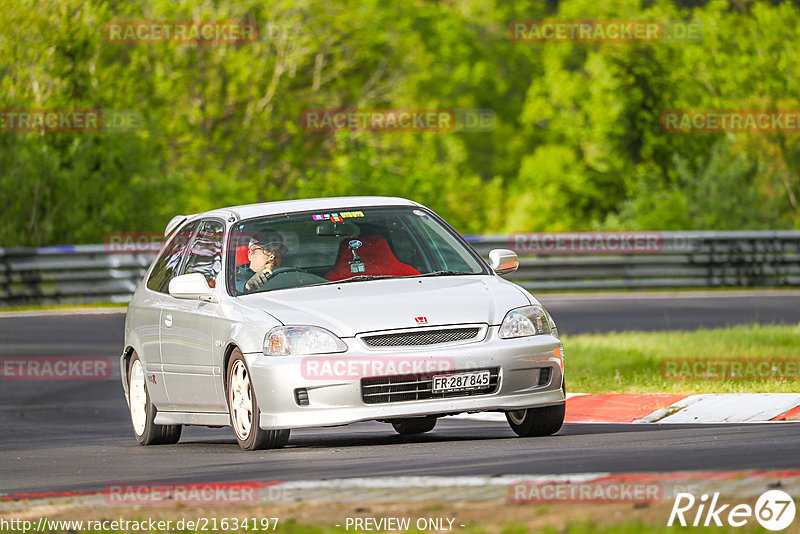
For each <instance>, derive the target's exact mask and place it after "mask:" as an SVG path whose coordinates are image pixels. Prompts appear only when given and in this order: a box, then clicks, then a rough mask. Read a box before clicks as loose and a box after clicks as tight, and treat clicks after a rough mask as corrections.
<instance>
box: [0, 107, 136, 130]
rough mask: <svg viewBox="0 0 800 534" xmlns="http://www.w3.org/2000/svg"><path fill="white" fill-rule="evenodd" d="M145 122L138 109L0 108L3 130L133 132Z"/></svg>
mask: <svg viewBox="0 0 800 534" xmlns="http://www.w3.org/2000/svg"><path fill="white" fill-rule="evenodd" d="M143 123H144V119H143V117H142V113H141V112H140V111H138V110H135V109H109V108H104V109H99V108H97V109H3V110H0V132H132V131H135V130H139V129H141V128H142V125H143Z"/></svg>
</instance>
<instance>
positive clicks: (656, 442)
mask: <svg viewBox="0 0 800 534" xmlns="http://www.w3.org/2000/svg"><path fill="white" fill-rule="evenodd" d="M541 300H542V302H543V303H544V304H545V306H546V307H547V308H548V310H550V312H551V313H552V314H553V315H554V317H555V318H556V320H557V322H558V324H559V328H560V330H561V331H562V332H567V333H569V334H577V333H580V332H592V331H598V332H602V331H612V330H628V329H641V330H654V329H658V330H661V329H689V328H697V327H698V326H705V327H711V326H722V325H731V324H742V323H751V322H761V323H797V322H800V296H799V294H798V293H794V292H792V293H785V292H780V293H773V294H766V293H761V294H754V295H751V296H744V295H741V294H725V293H721V294H719V295H714V294H708V295H703V296H694V297H688V296H678V297H671V296H666V295H662V296H648V297H646V298H638V297H622V296H614V297H611V298H601V297H592V296H587V297H569V298H563V297H555V296H551V297H543V298H542V299H541ZM123 323H124V315H123V314H120V313H111V314H98V315H86V314H84V315H52V316H38V317H0V357H5V356H33V357H46V356H109V357H111V358H112V361H113V364H114V373H113V376H112V377H111V378H110V379H108V380H98V381H15V380H0V494H2V493H13V492H28V491H31V492H38V491H66V490H102V489H103V487H104V486H105V484H107V483H110V482H133V481H140V482H145V481H146V482H157V481H160V482H167V481H172V482H193V481H196V482H222V481H250V480H260V481H271V480H301V479H321V478H344V477H353V476H379V475H380V476H392V475H438V476H447V475H474V474H494V475H500V474H559V473H578V472H609V471H612V472H626V471H673V470H722V469H783V468H795V469H796V468H797V466H798V465H800V448H798V447H797V442H798V438H800V424H795V423H787V424H744V425H743V424H735V425H734V424H731V425H727V424H726V425H612V424H566V425H565V426H564V428H563V429H562V430H561V431H560V432H559V433H558V434H557V435H556V436H552V437H547V438H532V439H519V438H516V437H514V434H513V433H512V432H511V430H510V429H509V428H508V426H507V425H506V424H502V423H488V422H478V421H469V420H455V419H446V420H443V421H440V422H439V424H438V425H437V427H436V429H435V430H434V431H433V432H432V433H431V434H428V435H424V436H421V437H416V438H401V437H399V436H397V435H396V434H395V433H394V431H393V430H392V428H391V426H389V425H387V424H381V423H360V424H356V425H350V426H348V427H337V428H325V429H315V430H298V431H295V432H293V433H292V437H291V439H290V441H289V445H288V446H287V447H286V448H285V449H283V450H277V451H259V452H255V453H247V452H244V451H241V450H240V449H239V447H238V446H237V445H236V441H235V439H234V437H233V431H232V430H231V429H229V428H225V429H206V428H196V427H190V428H186V429H184V433H183V437H182V439H181V441H180V443H178V444H177V445H170V446H160V447H139V446H138V445H137V444H136V441H135V439H134V437H133V433H132V430H131V428H130V422H129V418H128V412H127V407H126V405H125V401H124V399H123V398H122V389H121V386H120V384H119V370H118V369H117V368H116V367H117V357H118V355H119V353H120V351H121V349H122V334H123Z"/></svg>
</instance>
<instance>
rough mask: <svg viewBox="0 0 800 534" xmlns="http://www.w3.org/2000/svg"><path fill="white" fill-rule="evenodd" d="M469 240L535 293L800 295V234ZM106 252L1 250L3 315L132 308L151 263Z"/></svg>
mask: <svg viewBox="0 0 800 534" xmlns="http://www.w3.org/2000/svg"><path fill="white" fill-rule="evenodd" d="M467 239H468V240H469V241H470V243H471V244H472V245H473V246H474V247H475V249H476V250H477V251H478V252H479V253H480V254H481V255H483V256H484V257H486V256H488V253H489V251H490V250H491V249H494V248H510V249H512V250H516V251H517V252H518V254H519V255H520V267H519V269H518V270H517V272H515V273H514V274H512V275H510V276H509V277H508V278H509V279H512V280H514V281H516V282H518V283H520V284H521V285H522V286H523V287H525V288H526V289H528V290H531V291H534V292H535V291H541V290H574V289H599V290H602V289H652V288H671V287H672V288H684V287H685V288H709V287H780V286H800V231H747V232H743V231H742V232H623V233H574V234H515V235H510V236H508V235H478V236H468V237H467ZM626 239H627V248H626ZM637 239H639V241H638V243H639V245H640V246H637V241H636V240H637ZM107 248H108V247H107V246H105V245H72V246H60V247H44V248H17V249H2V248H0V306H8V305H20V304H52V303H62V302H76V303H79V302H127V301H128V300H129V299H130V295H131V293H133V291H134V290H135V289H136V286H137V285H138V284H139V281H140V280H141V279H142V277H143V276H144V274H145V272H146V271H147V267H148V266H149V265H150V262H151V261H152V260H153V258H154V255H153V254H135V253H111V252H109V251H108V250H107Z"/></svg>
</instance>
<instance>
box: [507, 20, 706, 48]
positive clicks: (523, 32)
mask: <svg viewBox="0 0 800 534" xmlns="http://www.w3.org/2000/svg"><path fill="white" fill-rule="evenodd" d="M508 30H509V34H510V36H511V40H512V41H517V42H524V43H567V42H573V43H614V42H616V43H681V42H683V43H686V42H693V43H697V42H700V41H702V39H703V27H702V25H701V24H700V22H699V21H679V20H670V21H662V20H620V19H611V20H600V19H564V20H556V19H542V20H512V21H510V22H509V23H508Z"/></svg>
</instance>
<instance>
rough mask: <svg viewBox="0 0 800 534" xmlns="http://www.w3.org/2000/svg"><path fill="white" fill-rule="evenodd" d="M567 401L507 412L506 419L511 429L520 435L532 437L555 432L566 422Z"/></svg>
mask: <svg viewBox="0 0 800 534" xmlns="http://www.w3.org/2000/svg"><path fill="white" fill-rule="evenodd" d="M566 407H567V405H566V403H562V404H558V405H556V406H543V407H541V408H527V409H525V410H515V411H513V412H506V420H507V421H508V425H509V426H510V427H511V430H513V431H514V433H516V434H517V435H518V436H520V437H523V438H530V437H536V436H549V435H551V434H555V433H556V432H558V431H559V430H560V429H561V425H563V424H564V414H565V412H566Z"/></svg>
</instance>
